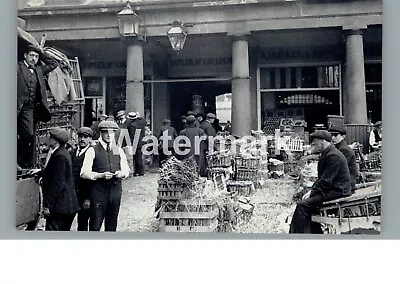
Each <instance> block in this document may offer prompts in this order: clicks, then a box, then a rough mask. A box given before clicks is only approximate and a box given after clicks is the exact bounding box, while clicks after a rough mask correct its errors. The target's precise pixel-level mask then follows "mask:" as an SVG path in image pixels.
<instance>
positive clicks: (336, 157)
mask: <svg viewBox="0 0 400 284" xmlns="http://www.w3.org/2000/svg"><path fill="white" fill-rule="evenodd" d="M310 141H311V152H312V154H314V153H320V154H321V155H320V158H319V160H318V178H317V181H316V182H315V183H314V184H313V185H312V188H311V191H310V195H309V197H307V198H305V199H303V200H301V201H299V202H298V203H297V206H296V209H295V211H294V214H293V218H292V222H291V224H290V229H289V233H291V234H322V233H323V232H322V229H321V225H320V224H319V223H314V222H311V216H312V215H313V214H318V213H319V208H320V206H321V205H322V203H323V202H325V201H329V200H333V199H337V198H341V197H345V196H349V195H351V178H350V171H349V167H348V166H347V161H346V158H345V157H344V155H343V154H342V153H341V152H340V151H339V150H338V149H336V148H335V147H334V146H333V145H332V143H331V141H332V135H331V134H330V133H329V132H328V131H327V130H316V131H315V132H314V133H312V134H311V135H310Z"/></svg>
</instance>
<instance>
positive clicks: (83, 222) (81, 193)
mask: <svg viewBox="0 0 400 284" xmlns="http://www.w3.org/2000/svg"><path fill="white" fill-rule="evenodd" d="M77 134H78V147H77V148H76V149H75V150H73V151H72V152H71V159H72V175H73V177H74V185H75V190H76V194H77V197H78V202H79V206H80V208H81V210H79V212H78V220H77V221H78V231H87V230H88V228H89V217H90V211H89V208H90V191H91V186H92V182H91V180H88V179H83V178H81V176H80V174H81V168H82V165H83V160H84V158H85V154H86V151H87V150H88V149H89V147H90V146H91V142H92V137H93V130H92V129H90V128H89V127H81V128H79V129H78V132H77Z"/></svg>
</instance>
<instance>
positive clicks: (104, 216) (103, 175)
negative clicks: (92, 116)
mask: <svg viewBox="0 0 400 284" xmlns="http://www.w3.org/2000/svg"><path fill="white" fill-rule="evenodd" d="M99 130H100V138H99V141H98V142H99V143H97V144H96V145H95V146H93V147H90V148H89V149H88V150H87V151H86V154H85V158H84V160H83V165H82V168H81V172H80V175H81V177H82V178H84V179H89V180H91V181H92V190H91V196H90V203H91V204H90V219H89V230H90V231H100V228H101V225H102V223H103V221H104V229H105V231H116V230H117V221H118V214H119V208H120V204H121V194H122V182H121V180H122V179H125V178H127V177H128V176H129V166H128V161H127V160H126V156H125V153H124V151H123V150H122V148H121V147H119V146H117V145H116V144H115V132H116V131H117V130H118V125H117V124H116V123H115V122H113V121H103V122H101V123H100V124H99Z"/></svg>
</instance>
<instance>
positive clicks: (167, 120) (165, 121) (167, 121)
mask: <svg viewBox="0 0 400 284" xmlns="http://www.w3.org/2000/svg"><path fill="white" fill-rule="evenodd" d="M162 122H163V123H164V124H165V123H171V120H169V119H168V118H166V119H164V120H163V121H162Z"/></svg>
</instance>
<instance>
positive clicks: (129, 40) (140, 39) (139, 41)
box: [121, 36, 144, 45]
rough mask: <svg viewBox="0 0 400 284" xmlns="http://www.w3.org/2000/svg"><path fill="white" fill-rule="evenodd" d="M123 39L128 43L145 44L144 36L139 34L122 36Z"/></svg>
mask: <svg viewBox="0 0 400 284" xmlns="http://www.w3.org/2000/svg"><path fill="white" fill-rule="evenodd" d="M121 41H122V42H124V43H125V44H126V45H134V44H135V45H143V44H144V37H143V36H137V37H124V36H121Z"/></svg>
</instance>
